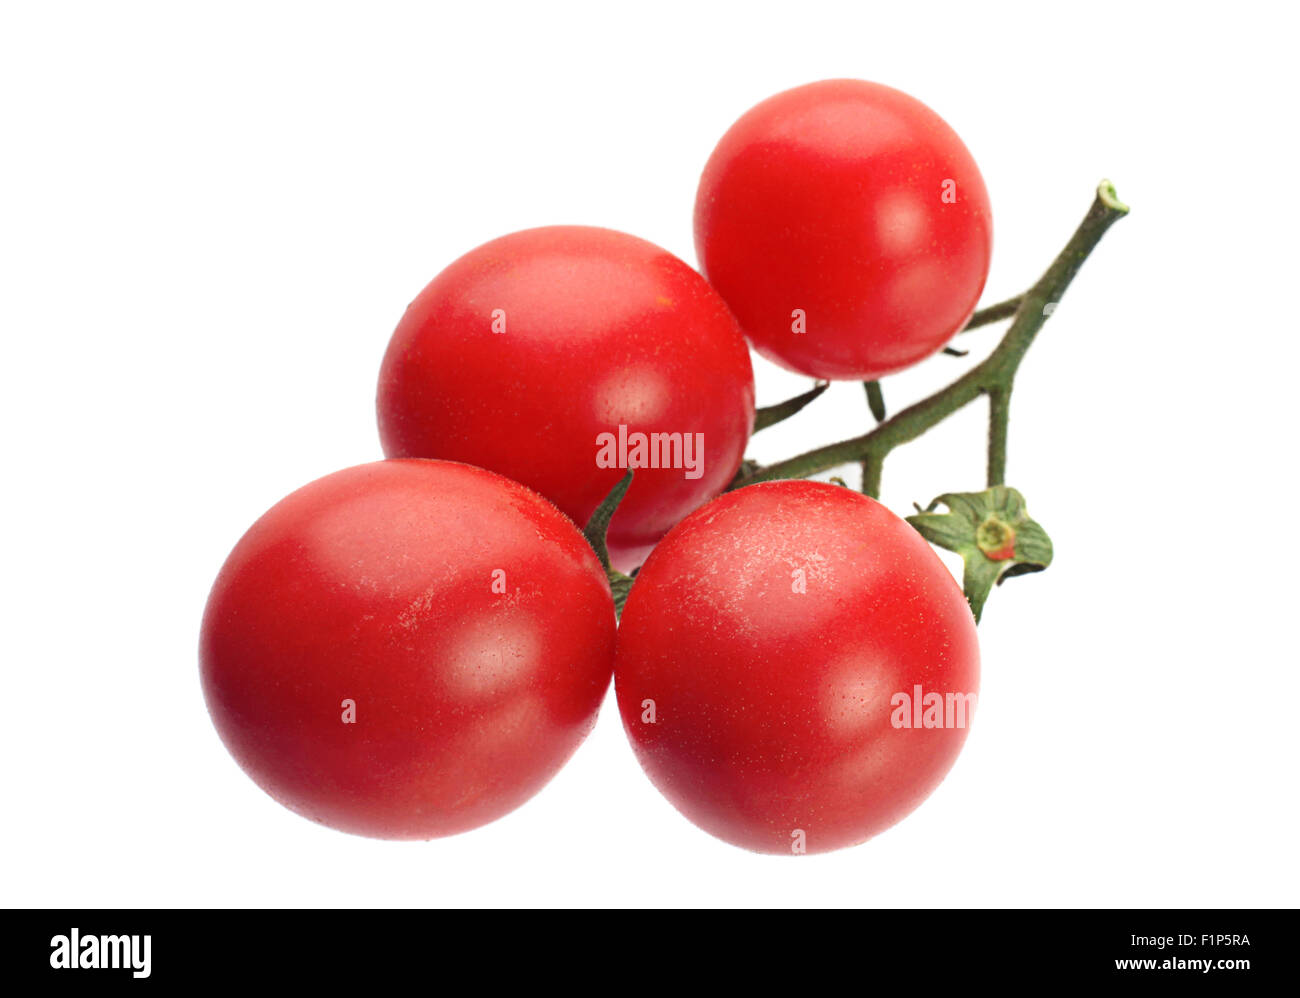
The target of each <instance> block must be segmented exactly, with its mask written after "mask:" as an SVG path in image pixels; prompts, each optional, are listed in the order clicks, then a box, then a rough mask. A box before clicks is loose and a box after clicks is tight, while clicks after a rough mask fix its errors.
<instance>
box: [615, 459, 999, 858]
mask: <svg viewBox="0 0 1300 998" xmlns="http://www.w3.org/2000/svg"><path fill="white" fill-rule="evenodd" d="M614 683H615V687H616V689H617V691H618V704H619V710H620V712H621V714H622V718H623V725H624V727H625V728H626V730H627V733H628V736H629V737H630V739H631V741H632V745H633V747H634V748H635V750H636V754H637V756H638V758H639V759H640V761H641V765H642V766H643V767H644V768H645V771H646V773H647V774H648V775H649V776H650V779H651V780H652V781H653V782H654V783H655V785H656V786H657V787H658V788H659V789H660V790H661V791H662V792H663V794H664V795H665V796H666V797H667V798H668V799H669V800H670V801H671V802H672V803H673V804H674V805H675V806H676V807H677V808H678V810H680V811H681V812H682V813H683V814H684V815H686V817H687V818H689V819H690V820H691V821H693V822H695V823H696V824H697V825H699V826H700V827H701V828H703V829H704V830H705V831H707V832H711V833H712V834H713V835H716V836H718V837H719V838H722V839H725V840H726V841H728V842H731V843H734V844H735V845H739V846H743V847H745V848H748V849H754V850H757V851H760V852H773V853H787V854H789V853H792V852H794V853H798V852H802V851H807V852H810V853H811V852H823V851H826V850H830V849H837V848H840V847H842V846H848V845H853V844H854V843H857V842H861V841H863V840H865V839H867V838H868V837H870V836H872V835H874V834H876V833H877V832H879V831H881V830H882V829H884V828H887V827H888V826H890V825H892V824H893V823H894V822H896V821H898V820H899V819H900V818H902V817H903V816H904V815H906V814H907V813H908V812H910V811H911V810H912V809H913V808H915V807H916V806H917V805H918V804H920V803H921V801H922V800H924V799H925V797H926V795H928V794H929V793H930V791H931V790H933V789H934V788H935V786H936V785H937V784H938V783H939V781H940V780H941V779H942V778H943V776H944V774H945V773H946V772H947V771H948V768H949V767H950V766H951V765H952V763H953V761H954V760H955V759H956V757H957V753H958V751H959V750H960V749H961V746H962V742H963V741H964V740H965V737H966V726H967V725H969V723H970V717H971V714H972V713H973V708H974V697H975V696H976V695H977V693H978V685H979V649H978V645H977V643H976V637H975V623H974V619H973V618H972V616H971V612H970V608H969V607H968V605H967V603H966V600H965V598H964V597H963V596H962V593H961V590H960V589H959V588H958V587H957V584H956V582H955V581H954V580H953V578H952V576H951V575H950V574H949V573H948V570H947V569H946V568H945V567H944V565H943V563H942V562H941V561H940V560H939V558H938V557H937V556H936V555H935V553H934V552H933V551H932V550H931V549H930V547H929V545H928V544H927V543H926V542H925V541H924V540H923V539H922V538H921V536H920V535H919V534H918V533H917V532H916V531H915V530H913V529H912V527H910V526H909V525H908V524H907V523H906V522H904V521H903V520H901V519H899V518H898V517H897V516H895V515H894V514H893V513H891V512H889V510H887V509H886V508H885V507H884V506H881V505H880V504H879V503H877V502H876V501H875V500H873V499H869V498H867V497H866V496H863V495H861V494H859V493H857V492H853V491H850V490H849V489H846V488H843V487H841V486H836V485H826V484H822V483H817V482H803V481H783V482H772V483H767V484H760V485H753V486H748V487H746V488H742V489H739V490H737V491H735V492H732V493H729V494H727V495H725V496H723V497H722V498H720V499H718V500H716V501H714V502H712V503H710V504H709V505H707V506H705V507H704V508H703V509H700V510H698V511H696V512H695V513H693V514H692V515H691V516H689V517H687V518H686V519H685V520H683V521H682V523H680V524H679V525H678V526H677V527H676V528H674V529H673V530H672V531H671V532H670V533H669V534H668V536H667V537H665V538H664V539H663V540H662V541H661V542H660V543H659V545H658V547H656V548H655V550H654V551H653V552H652V553H651V555H650V557H649V559H648V560H647V561H646V563H645V566H644V567H643V568H642V569H641V572H640V575H639V576H638V577H637V580H636V582H635V583H634V584H633V586H632V591H631V594H630V595H629V597H628V601H627V605H626V607H625V608H624V611H623V618H622V622H621V624H620V626H619V633H618V651H617V653H616V656H615V664H614ZM933 695H938V697H939V698H940V701H941V705H940V706H939V708H938V709H937V711H936V702H935V700H934V697H933ZM936 722H937V723H936Z"/></svg>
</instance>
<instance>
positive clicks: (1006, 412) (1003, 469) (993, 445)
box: [988, 383, 1011, 488]
mask: <svg viewBox="0 0 1300 998" xmlns="http://www.w3.org/2000/svg"><path fill="white" fill-rule="evenodd" d="M988 394H989V482H988V484H989V488H993V486H995V485H1005V484H1006V478H1007V427H1008V426H1009V425H1010V422H1011V384H1010V383H1008V384H1006V385H1005V386H1003V385H997V386H996V387H993V388H990V389H989V393H988Z"/></svg>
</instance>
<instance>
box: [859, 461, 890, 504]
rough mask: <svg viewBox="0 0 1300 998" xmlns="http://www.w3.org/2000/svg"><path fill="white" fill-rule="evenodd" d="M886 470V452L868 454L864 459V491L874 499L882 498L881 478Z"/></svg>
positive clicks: (864, 493)
mask: <svg viewBox="0 0 1300 998" xmlns="http://www.w3.org/2000/svg"><path fill="white" fill-rule="evenodd" d="M884 471H885V455H884V454H879V455H877V454H874V453H872V454H868V455H867V456H866V457H865V458H863V459H862V493H863V495H868V496H871V498H872V499H879V498H880V478H881V476H882V475H883V474H884Z"/></svg>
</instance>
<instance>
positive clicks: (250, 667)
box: [200, 460, 615, 839]
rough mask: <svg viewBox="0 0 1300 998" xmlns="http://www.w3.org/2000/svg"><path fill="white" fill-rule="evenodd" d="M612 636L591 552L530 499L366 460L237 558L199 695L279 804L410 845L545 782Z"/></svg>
mask: <svg viewBox="0 0 1300 998" xmlns="http://www.w3.org/2000/svg"><path fill="white" fill-rule="evenodd" d="M495 573H500V574H495ZM614 629H615V618H614V608H613V601H612V599H611V597H610V592H609V587H608V584H607V582H606V580H605V576H604V573H603V571H602V570H601V567H600V565H599V563H598V562H597V560H596V557H595V555H594V554H593V553H592V551H591V548H590V547H589V546H588V545H587V543H586V542H585V541H584V540H583V538H582V536H581V534H579V533H578V531H577V530H576V529H575V528H574V526H573V524H572V523H570V522H569V521H568V520H567V519H566V518H565V517H564V516H562V515H561V514H560V513H559V511H558V510H556V509H555V507H553V506H552V505H551V504H550V503H548V502H546V500H544V499H542V498H541V497H540V496H538V495H536V494H535V493H533V492H530V491H529V490H527V489H525V488H524V487H523V486H521V485H518V484H517V483H515V482H511V481H509V480H507V479H505V478H502V477H500V476H498V475H495V474H492V473H490V472H487V471H482V470H480V469H478V468H471V467H468V466H466V465H462V464H453V463H450V462H443V461H415V460H412V461H381V462H376V463H373V464H366V465H361V466H358V467H354V468H349V469H347V470H344V471H340V472H337V473H335V474H332V475H328V476H326V477H325V478H321V479H319V480H317V481H315V482H312V483H311V484H310V485H307V486H306V487H304V488H302V489H299V490H298V491H297V492H294V493H292V494H291V495H290V496H288V497H287V498H286V499H284V500H282V501H281V502H279V503H278V504H276V505H275V506H274V507H272V508H271V510H270V511H269V512H267V513H266V514H265V515H264V516H263V517H262V518H261V519H260V520H258V521H257V522H256V523H255V524H254V525H253V526H252V527H251V528H250V529H249V531H248V533H246V534H245V535H244V537H243V538H242V539H241V540H240V541H239V543H238V544H237V545H236V546H235V549H234V550H233V551H232V552H231V554H230V557H229V558H228V559H227V561H226V563H225V565H224V567H223V568H222V569H221V572H220V574H219V575H218V577H217V580H216V584H215V585H214V586H213V588H212V593H211V595H210V596H209V598H208V604H207V609H206V611H205V613H204V617H203V627H202V637H201V642H200V667H201V675H202V683H203V692H204V696H205V698H206V700H207V704H208V710H209V712H210V713H211V715H212V720H213V722H214V723H215V724H216V727H217V731H218V732H219V733H220V735H221V738H222V740H223V741H224V742H225V744H226V747H227V748H228V749H229V750H230V752H231V754H232V755H234V757H235V759H236V760H237V761H238V762H239V764H240V765H241V766H242V767H243V768H244V770H245V771H246V772H247V773H248V774H249V775H250V776H251V777H252V778H253V779H254V780H255V781H256V782H257V783H258V784H259V785H260V786H261V787H262V788H263V789H264V790H266V791H267V793H269V794H270V795H271V796H272V797H274V798H275V799H276V800H278V801H279V802H280V803H281V804H283V805H285V806H286V807H288V808H290V809H292V810H293V811H296V812H298V813H299V814H301V815H304V816H305V817H308V818H311V819H313V820H315V821H318V822H321V823H322V824H325V825H329V826H331V827H333V828H337V829H341V830H343V831H346V832H353V833H356V834H360V835H370V836H376V837H380V838H392V839H427V838H432V837H435V836H441V835H451V834H454V833H456V832H461V831H465V830H467V829H470V828H474V827H476V826H479V825H482V824H485V823H486V822H489V821H492V820H493V819H495V818H498V817H500V816H501V815H503V814H505V813H507V812H508V811H510V810H512V809H514V808H515V807H517V806H519V805H520V804H522V803H523V802H524V801H526V800H528V798H529V797H531V796H532V795H533V794H534V793H536V792H537V791H538V790H539V789H540V788H541V787H542V786H543V785H544V784H545V783H546V782H547V781H548V780H549V779H550V778H551V776H552V775H553V774H554V773H555V772H556V770H558V769H559V767H560V766H561V765H562V764H563V763H564V761H565V760H566V759H567V758H568V757H569V755H570V754H571V753H572V752H573V751H574V749H575V748H577V746H578V744H579V743H580V742H581V741H582V740H583V738H584V737H585V736H586V734H587V732H588V731H589V730H590V728H591V726H592V724H593V723H594V721H595V717H596V712H597V709H598V707H599V705H600V701H601V699H602V697H603V694H604V692H605V690H606V689H607V688H608V685H609V677H610V672H611V669H612V662H613V649H614ZM345 701H350V702H351V703H352V704H353V705H354V709H355V715H354V716H355V723H344V717H345V713H346V711H347V706H348V705H347V703H345Z"/></svg>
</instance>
